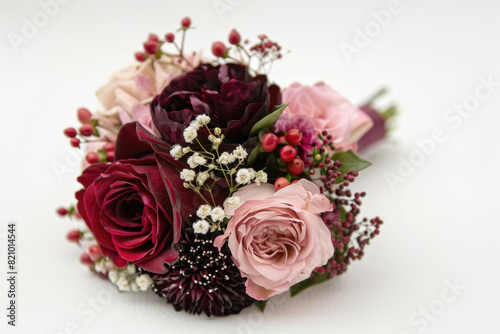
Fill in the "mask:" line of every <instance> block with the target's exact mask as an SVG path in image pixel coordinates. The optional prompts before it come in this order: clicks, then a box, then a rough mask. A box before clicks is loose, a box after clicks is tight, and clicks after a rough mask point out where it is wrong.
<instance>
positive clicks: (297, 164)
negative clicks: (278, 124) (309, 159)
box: [261, 129, 304, 190]
mask: <svg viewBox="0 0 500 334" xmlns="http://www.w3.org/2000/svg"><path fill="white" fill-rule="evenodd" d="M301 141H302V132H300V130H297V129H292V130H290V131H288V132H287V133H286V134H284V135H281V136H279V137H278V136H277V135H275V134H274V133H266V134H265V135H264V136H263V137H262V140H261V144H262V148H263V149H264V150H265V151H266V152H274V151H275V150H277V149H278V145H280V146H281V148H279V158H280V159H281V161H283V163H286V169H287V171H288V173H289V174H290V176H289V177H288V178H286V177H280V178H278V179H277V180H276V181H275V182H274V188H275V189H276V190H278V189H281V188H284V187H286V186H288V185H289V184H290V179H291V177H292V175H293V176H297V175H300V174H302V172H303V171H304V161H303V160H302V159H301V158H299V157H297V149H296V148H295V146H297V145H300V143H301Z"/></svg>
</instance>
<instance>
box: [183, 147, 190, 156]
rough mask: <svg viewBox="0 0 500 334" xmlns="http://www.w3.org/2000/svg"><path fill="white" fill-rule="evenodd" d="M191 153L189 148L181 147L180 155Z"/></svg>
mask: <svg viewBox="0 0 500 334" xmlns="http://www.w3.org/2000/svg"><path fill="white" fill-rule="evenodd" d="M190 151H191V147H189V146H188V147H183V148H182V154H186V153H189V152H190Z"/></svg>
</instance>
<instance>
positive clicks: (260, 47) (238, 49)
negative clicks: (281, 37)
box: [212, 29, 282, 73]
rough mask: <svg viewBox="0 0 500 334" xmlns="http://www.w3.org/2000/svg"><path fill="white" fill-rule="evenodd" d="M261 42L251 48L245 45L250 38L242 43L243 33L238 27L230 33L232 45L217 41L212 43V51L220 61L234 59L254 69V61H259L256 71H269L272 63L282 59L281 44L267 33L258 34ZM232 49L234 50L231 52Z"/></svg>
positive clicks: (233, 60) (229, 38)
mask: <svg viewBox="0 0 500 334" xmlns="http://www.w3.org/2000/svg"><path fill="white" fill-rule="evenodd" d="M258 38H259V43H257V44H255V45H253V46H252V47H250V48H249V49H247V48H246V47H245V45H247V44H249V43H250V42H249V40H245V41H244V42H243V43H241V35H240V33H239V32H238V31H236V29H233V30H231V32H230V33H229V37H228V41H229V44H231V45H232V47H228V46H226V45H225V44H224V42H221V41H216V42H214V43H213V44H212V53H213V54H214V56H216V57H218V58H219V62H221V63H223V62H227V61H232V62H236V63H239V64H241V65H245V66H247V67H248V68H250V69H252V66H251V65H252V63H253V62H254V61H257V68H256V69H253V71H254V72H255V73H262V72H264V73H268V72H269V70H270V68H271V66H272V63H273V61H274V60H276V59H281V57H282V53H281V46H280V45H279V44H278V43H277V42H273V41H271V40H270V39H269V38H268V37H267V36H266V35H263V34H261V35H258ZM230 51H234V52H232V53H230Z"/></svg>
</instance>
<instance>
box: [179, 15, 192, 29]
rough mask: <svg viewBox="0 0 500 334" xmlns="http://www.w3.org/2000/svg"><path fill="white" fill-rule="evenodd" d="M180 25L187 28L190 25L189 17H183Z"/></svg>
mask: <svg viewBox="0 0 500 334" xmlns="http://www.w3.org/2000/svg"><path fill="white" fill-rule="evenodd" d="M181 26H182V27H183V28H189V26H191V19H190V18H189V17H185V18H183V19H182V21H181Z"/></svg>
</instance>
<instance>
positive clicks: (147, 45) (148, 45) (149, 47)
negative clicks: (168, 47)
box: [143, 41, 158, 55]
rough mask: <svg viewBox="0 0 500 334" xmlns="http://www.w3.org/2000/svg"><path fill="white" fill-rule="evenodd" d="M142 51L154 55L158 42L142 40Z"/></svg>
mask: <svg viewBox="0 0 500 334" xmlns="http://www.w3.org/2000/svg"><path fill="white" fill-rule="evenodd" d="M143 45H144V51H146V53H147V54H149V55H154V54H155V53H156V52H157V51H158V42H155V41H147V42H144V44H143Z"/></svg>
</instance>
